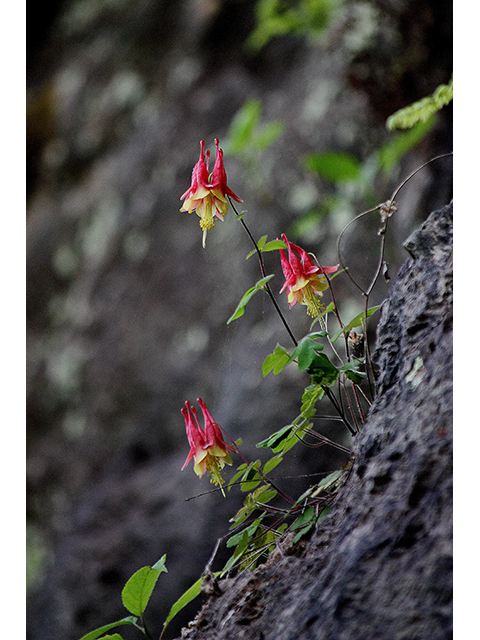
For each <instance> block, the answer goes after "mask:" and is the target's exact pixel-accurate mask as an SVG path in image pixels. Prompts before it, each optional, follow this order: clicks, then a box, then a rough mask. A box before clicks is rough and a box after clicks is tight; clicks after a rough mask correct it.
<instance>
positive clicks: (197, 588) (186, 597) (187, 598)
mask: <svg viewBox="0 0 480 640" xmlns="http://www.w3.org/2000/svg"><path fill="white" fill-rule="evenodd" d="M220 573H221V572H220V571H217V572H215V573H214V574H213V575H214V577H215V578H216V577H218V576H219V575H220ZM203 580H204V578H203V576H202V577H201V578H199V579H198V580H197V581H196V582H194V583H193V584H192V586H191V587H190V588H189V589H187V590H186V591H185V593H183V594H182V595H181V596H180V598H179V599H178V600H177V601H176V602H175V603H174V604H173V605H172V607H171V609H170V611H169V613H168V616H167V618H166V620H165V622H164V623H163V631H162V635H161V636H160V637H163V634H164V632H165V629H166V628H167V626H168V625H169V624H170V622H171V621H172V620H173V618H175V616H176V615H177V614H178V613H180V611H181V610H182V609H184V608H185V607H186V606H187V604H190V602H192V601H193V600H195V598H196V597H197V596H199V595H200V593H201V591H202V583H203Z"/></svg>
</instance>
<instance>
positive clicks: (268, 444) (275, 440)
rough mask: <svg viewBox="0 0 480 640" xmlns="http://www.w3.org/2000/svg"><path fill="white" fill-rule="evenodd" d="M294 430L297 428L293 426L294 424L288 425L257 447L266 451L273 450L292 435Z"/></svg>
mask: <svg viewBox="0 0 480 640" xmlns="http://www.w3.org/2000/svg"><path fill="white" fill-rule="evenodd" d="M294 428H295V427H294V426H293V424H287V426H285V427H282V428H281V429H280V430H279V431H276V432H275V433H272V435H271V436H270V437H269V438H267V439H266V440H262V441H261V442H259V443H258V444H257V445H256V447H257V448H260V447H264V448H265V449H272V450H273V449H275V448H276V447H278V446H279V444H281V443H282V442H283V441H284V440H285V438H287V437H288V436H289V435H290V433H291V432H292V430H293V429H294Z"/></svg>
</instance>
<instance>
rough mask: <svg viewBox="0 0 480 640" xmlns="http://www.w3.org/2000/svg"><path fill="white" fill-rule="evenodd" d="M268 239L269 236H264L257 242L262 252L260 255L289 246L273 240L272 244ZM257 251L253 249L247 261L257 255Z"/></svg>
mask: <svg viewBox="0 0 480 640" xmlns="http://www.w3.org/2000/svg"><path fill="white" fill-rule="evenodd" d="M267 237H268V236H262V237H261V238H260V240H259V241H258V242H257V249H258V250H259V251H260V253H264V252H266V251H276V250H277V249H286V248H287V245H286V244H285V242H284V241H283V240H271V241H270V242H267ZM257 249H253V250H252V251H250V253H248V254H247V257H246V258H245V260H248V259H249V258H250V257H251V256H253V255H255V254H256V253H257Z"/></svg>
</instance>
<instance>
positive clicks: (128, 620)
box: [80, 616, 138, 640]
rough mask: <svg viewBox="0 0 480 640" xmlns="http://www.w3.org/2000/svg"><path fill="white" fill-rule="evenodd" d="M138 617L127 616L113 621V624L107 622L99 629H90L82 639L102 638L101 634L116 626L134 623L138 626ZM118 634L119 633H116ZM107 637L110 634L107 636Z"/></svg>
mask: <svg viewBox="0 0 480 640" xmlns="http://www.w3.org/2000/svg"><path fill="white" fill-rule="evenodd" d="M137 620H138V619H137V618H134V617H132V616H129V617H127V618H122V619H121V620H117V622H112V623H111V624H106V625H104V626H103V627H99V628H98V629H95V630H94V631H90V633H87V634H86V635H84V636H82V637H81V639H80V640H97V638H100V636H103V634H104V633H106V632H107V631H110V630H111V629H115V627H121V626H122V625H126V624H128V625H132V626H134V627H136V626H137ZM115 635H118V634H115ZM106 637H107V638H108V637H109V636H106ZM110 637H111V636H110Z"/></svg>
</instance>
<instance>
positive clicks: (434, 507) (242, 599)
mask: <svg viewBox="0 0 480 640" xmlns="http://www.w3.org/2000/svg"><path fill="white" fill-rule="evenodd" d="M452 210H453V208H452V205H450V206H447V207H445V208H444V209H442V210H441V211H436V212H434V213H432V214H431V216H430V217H429V218H428V220H427V221H426V222H425V223H424V224H423V226H422V227H421V228H420V229H419V231H417V232H416V233H414V234H413V235H412V236H411V237H410V238H409V240H408V241H407V242H406V243H405V247H406V248H407V249H408V251H409V252H410V254H411V258H409V259H408V260H407V262H406V263H405V265H404V266H403V268H402V269H401V272H400V273H399V276H398V279H397V281H396V283H395V284H394V285H393V286H392V288H391V291H390V293H389V295H388V297H387V300H386V302H385V303H384V305H383V310H382V317H381V320H380V323H379V326H378V340H377V347H376V362H377V364H378V396H377V398H376V401H375V403H374V405H373V407H372V409H371V413H370V416H369V418H368V420H367V423H366V424H365V425H364V427H363V429H362V431H361V433H360V435H358V436H357V437H356V440H355V444H354V448H353V452H354V462H353V467H352V470H351V473H350V475H349V477H348V479H347V481H346V482H345V484H344V485H343V487H342V489H341V490H340V492H339V493H338V495H337V499H336V502H335V504H334V506H333V507H332V509H331V512H330V514H329V516H327V518H326V519H325V520H323V521H321V526H319V527H318V529H317V530H316V532H315V533H314V535H313V536H312V538H311V540H310V541H309V543H308V545H307V547H306V550H305V552H304V553H303V555H302V556H301V557H297V556H296V555H295V549H292V550H291V554H292V555H288V552H286V553H285V554H284V557H281V555H279V554H278V553H277V554H276V555H275V558H274V559H273V560H272V561H271V562H267V563H266V565H264V566H262V567H260V568H258V569H257V570H256V571H255V572H253V573H243V574H241V575H240V576H238V577H237V578H236V579H235V580H229V581H225V582H224V583H222V582H220V587H221V588H222V589H223V594H222V595H221V596H219V597H211V598H210V600H208V601H207V603H206V604H205V605H204V608H203V609H202V610H201V611H200V613H199V615H198V616H197V618H196V619H195V620H194V622H193V623H191V624H190V627H189V628H188V629H185V630H184V631H183V633H182V638H184V637H187V638H189V639H190V640H206V639H209V640H211V639H213V638H215V640H224V639H225V640H226V639H227V638H228V639H231V638H236V639H237V638H238V639H243V640H247V639H248V640H253V639H255V640H258V639H259V638H262V639H263V640H313V639H317V640H320V639H321V640H351V639H352V638H362V640H370V639H371V640H374V639H375V640H400V639H404V640H407V639H408V640H446V639H447V638H451V637H452V608H451V607H452Z"/></svg>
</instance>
